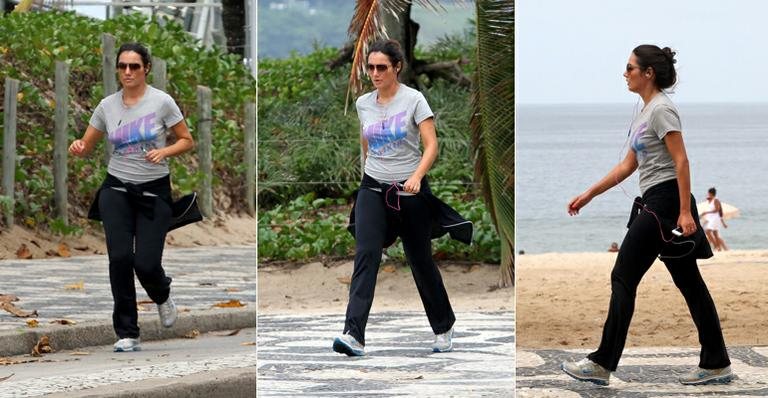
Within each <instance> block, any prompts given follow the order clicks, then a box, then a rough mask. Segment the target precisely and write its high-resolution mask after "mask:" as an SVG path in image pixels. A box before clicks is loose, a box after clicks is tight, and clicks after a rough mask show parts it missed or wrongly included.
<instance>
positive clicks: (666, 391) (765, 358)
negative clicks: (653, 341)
mask: <svg viewBox="0 0 768 398" xmlns="http://www.w3.org/2000/svg"><path fill="white" fill-rule="evenodd" d="M728 352H729V354H730V357H731V362H732V365H731V367H732V369H733V371H734V373H735V374H736V380H734V381H733V382H732V383H730V384H727V385H711V386H684V385H681V384H680V383H678V381H677V379H678V377H679V376H680V375H682V374H684V373H686V372H688V371H690V370H691V369H693V368H694V367H695V366H696V365H697V364H698V360H699V349H698V348H696V349H694V348H630V349H626V350H625V351H624V355H623V356H622V358H621V362H620V363H619V368H618V369H617V371H616V372H615V373H613V374H612V375H611V381H610V385H609V386H607V387H600V386H596V385H594V384H592V383H586V382H581V381H577V380H574V379H572V378H571V377H569V376H567V375H565V374H564V373H563V372H562V371H561V370H560V363H562V362H563V361H564V360H579V359H581V358H583V357H584V356H586V354H587V353H588V351H586V350H520V351H518V353H517V397H518V398H531V397H563V398H579V397H583V398H587V397H589V398H592V397H594V398H603V397H605V398H607V397H632V398H656V397H664V398H670V397H676V398H679V397H695V396H713V397H734V398H735V397H747V396H755V397H766V396H768V347H755V348H751V347H732V348H729V350H728Z"/></svg>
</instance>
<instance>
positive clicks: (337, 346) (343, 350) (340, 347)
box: [333, 337, 365, 357]
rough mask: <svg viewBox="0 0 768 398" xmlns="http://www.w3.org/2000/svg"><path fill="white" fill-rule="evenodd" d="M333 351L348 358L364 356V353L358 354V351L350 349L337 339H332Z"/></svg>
mask: <svg viewBox="0 0 768 398" xmlns="http://www.w3.org/2000/svg"><path fill="white" fill-rule="evenodd" d="M333 350H334V351H336V352H338V353H339V354H346V355H347V356H349V357H362V356H364V355H365V352H360V351H359V350H356V349H354V348H352V347H350V346H349V345H348V344H347V343H345V342H344V341H342V340H341V339H340V338H338V337H336V338H334V339H333Z"/></svg>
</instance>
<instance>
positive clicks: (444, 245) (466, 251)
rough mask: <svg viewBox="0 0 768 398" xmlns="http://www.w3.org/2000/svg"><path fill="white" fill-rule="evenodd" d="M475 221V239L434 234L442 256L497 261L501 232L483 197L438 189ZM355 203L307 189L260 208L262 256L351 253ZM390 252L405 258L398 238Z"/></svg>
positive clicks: (282, 257)
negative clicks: (466, 197)
mask: <svg viewBox="0 0 768 398" xmlns="http://www.w3.org/2000/svg"><path fill="white" fill-rule="evenodd" d="M439 196H441V199H443V200H447V203H448V204H450V205H451V206H452V207H454V208H455V209H456V210H457V211H458V212H459V213H461V214H462V215H463V216H464V217H466V218H467V219H468V220H470V221H472V223H473V224H474V236H473V242H472V245H469V246H468V245H465V244H463V243H460V242H457V241H454V240H452V239H450V238H449V237H448V236H447V235H446V236H444V237H441V238H439V239H436V240H433V241H432V242H433V253H434V255H435V258H437V259H445V258H451V259H466V260H475V261H485V262H492V263H498V262H499V259H500V256H501V252H500V245H499V238H498V235H497V234H496V231H495V229H494V226H493V223H492V222H491V219H490V216H489V214H488V212H487V211H486V210H485V205H484V204H483V202H482V200H481V199H479V198H475V199H470V200H464V199H463V198H461V197H458V196H453V195H452V194H450V193H446V194H445V195H439ZM350 209H351V205H350V204H348V203H347V200H346V199H341V198H335V199H334V198H316V196H315V194H314V193H308V194H306V195H303V196H301V197H299V198H296V199H294V200H292V201H291V202H289V203H287V204H285V205H277V206H275V207H274V208H272V209H270V210H265V211H262V212H260V213H259V227H258V237H259V239H258V242H259V243H258V245H259V259H260V261H263V260H291V261H298V260H307V259H310V258H313V257H318V256H342V257H343V256H350V255H353V254H354V248H355V241H354V238H353V237H352V235H351V234H350V233H349V232H348V231H347V222H348V221H349V220H348V218H349V212H350ZM387 255H388V256H390V257H391V258H393V259H395V260H399V261H405V256H404V254H403V249H402V244H401V243H400V241H399V240H398V241H397V243H396V244H395V245H393V246H392V247H390V248H389V249H388V250H387Z"/></svg>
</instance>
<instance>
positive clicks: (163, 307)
mask: <svg viewBox="0 0 768 398" xmlns="http://www.w3.org/2000/svg"><path fill="white" fill-rule="evenodd" d="M157 313H158V314H159V315H160V323H162V324H163V326H165V327H167V328H169V327H171V326H173V324H174V323H176V317H177V316H178V315H179V313H178V311H176V303H174V302H173V299H172V298H171V296H168V300H165V302H164V303H162V304H158V305H157Z"/></svg>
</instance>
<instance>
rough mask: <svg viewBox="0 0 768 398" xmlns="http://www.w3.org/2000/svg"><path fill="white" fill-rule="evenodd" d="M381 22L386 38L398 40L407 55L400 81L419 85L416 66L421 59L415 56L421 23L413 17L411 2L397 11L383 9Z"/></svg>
mask: <svg viewBox="0 0 768 398" xmlns="http://www.w3.org/2000/svg"><path fill="white" fill-rule="evenodd" d="M381 22H382V26H383V27H384V32H385V33H384V34H385V35H386V38H388V39H393V40H397V41H398V42H399V43H400V46H401V47H402V49H403V54H404V55H405V65H403V69H402V70H401V71H400V81H401V82H402V83H405V84H407V85H409V86H412V87H418V86H419V85H418V79H417V75H416V72H415V71H414V67H415V66H416V63H418V62H419V61H416V59H415V57H414V49H415V48H416V35H417V33H418V32H419V24H417V23H416V22H414V21H413V20H412V19H411V4H408V5H407V6H405V7H403V8H402V9H401V10H397V11H395V13H390V12H385V11H382V15H381ZM421 88H423V87H421Z"/></svg>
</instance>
